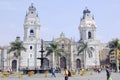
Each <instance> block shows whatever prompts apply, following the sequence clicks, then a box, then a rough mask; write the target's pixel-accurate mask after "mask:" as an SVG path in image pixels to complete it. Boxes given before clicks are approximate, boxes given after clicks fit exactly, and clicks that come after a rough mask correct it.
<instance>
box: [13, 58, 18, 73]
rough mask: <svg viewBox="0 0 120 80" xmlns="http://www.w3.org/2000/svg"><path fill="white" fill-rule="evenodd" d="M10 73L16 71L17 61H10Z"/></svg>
mask: <svg viewBox="0 0 120 80" xmlns="http://www.w3.org/2000/svg"><path fill="white" fill-rule="evenodd" d="M12 71H17V60H13V61H12Z"/></svg>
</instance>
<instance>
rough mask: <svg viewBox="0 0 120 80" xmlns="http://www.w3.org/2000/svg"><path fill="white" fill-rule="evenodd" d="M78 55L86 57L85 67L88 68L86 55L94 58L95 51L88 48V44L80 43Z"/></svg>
mask: <svg viewBox="0 0 120 80" xmlns="http://www.w3.org/2000/svg"><path fill="white" fill-rule="evenodd" d="M77 50H78V55H80V54H83V56H84V67H85V68H86V54H87V53H88V55H89V57H92V51H94V48H93V47H89V46H88V42H83V41H81V42H79V45H78V48H77Z"/></svg>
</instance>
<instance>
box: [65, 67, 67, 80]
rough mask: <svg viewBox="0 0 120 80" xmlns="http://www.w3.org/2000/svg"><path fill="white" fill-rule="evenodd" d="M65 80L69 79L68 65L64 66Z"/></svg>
mask: <svg viewBox="0 0 120 80" xmlns="http://www.w3.org/2000/svg"><path fill="white" fill-rule="evenodd" d="M64 74H65V80H68V70H67V67H65V68H64Z"/></svg>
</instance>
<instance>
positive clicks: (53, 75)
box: [51, 68, 56, 77]
mask: <svg viewBox="0 0 120 80" xmlns="http://www.w3.org/2000/svg"><path fill="white" fill-rule="evenodd" d="M51 73H52V75H51V77H56V75H55V68H51Z"/></svg>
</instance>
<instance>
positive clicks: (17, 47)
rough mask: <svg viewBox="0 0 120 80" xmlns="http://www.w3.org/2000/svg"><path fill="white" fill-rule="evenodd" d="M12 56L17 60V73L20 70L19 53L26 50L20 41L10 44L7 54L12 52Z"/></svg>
mask: <svg viewBox="0 0 120 80" xmlns="http://www.w3.org/2000/svg"><path fill="white" fill-rule="evenodd" d="M14 51H15V53H14V56H15V57H16V58H17V59H18V63H19V66H18V68H17V71H18V70H19V69H20V56H21V51H26V48H25V47H24V46H23V42H22V41H20V40H15V41H14V42H11V43H10V49H9V51H8V53H10V52H14Z"/></svg>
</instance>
